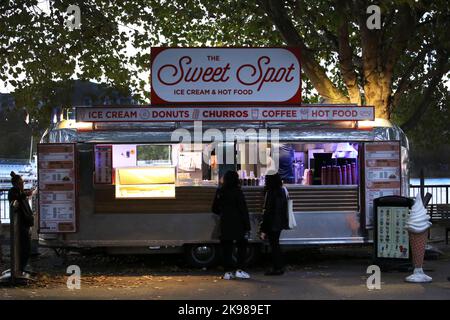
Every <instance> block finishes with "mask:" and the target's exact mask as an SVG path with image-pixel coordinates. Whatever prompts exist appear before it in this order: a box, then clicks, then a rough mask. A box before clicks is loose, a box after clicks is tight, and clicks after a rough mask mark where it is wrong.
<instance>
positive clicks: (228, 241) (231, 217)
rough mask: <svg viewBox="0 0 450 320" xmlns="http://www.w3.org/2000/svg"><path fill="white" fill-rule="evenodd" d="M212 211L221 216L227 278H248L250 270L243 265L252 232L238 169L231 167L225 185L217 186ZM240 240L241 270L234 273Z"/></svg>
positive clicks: (221, 239)
mask: <svg viewBox="0 0 450 320" xmlns="http://www.w3.org/2000/svg"><path fill="white" fill-rule="evenodd" d="M212 211H213V212H214V213H215V214H217V215H219V216H220V243H221V246H222V250H223V256H224V257H223V258H224V267H225V275H224V276H223V278H224V279H226V280H229V279H233V278H235V277H236V278H241V279H248V278H250V276H249V274H248V273H247V272H245V271H243V270H242V269H243V268H244V264H245V256H246V251H247V244H248V240H247V239H248V234H249V232H250V218H249V215H248V209H247V203H246V201H245V197H244V193H243V192H242V190H241V187H240V184H239V176H238V174H237V172H236V171H227V172H226V173H225V176H224V179H223V185H222V187H220V188H219V189H217V192H216V195H215V197H214V202H213V205H212ZM234 242H236V246H237V249H238V252H237V270H236V271H235V272H234V273H233V272H232V270H233V243H234Z"/></svg>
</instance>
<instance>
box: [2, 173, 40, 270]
mask: <svg viewBox="0 0 450 320" xmlns="http://www.w3.org/2000/svg"><path fill="white" fill-rule="evenodd" d="M11 184H12V188H11V189H9V191H8V201H9V204H10V208H11V209H10V213H11V214H14V219H17V224H18V225H19V228H18V232H19V234H18V235H17V239H18V240H19V261H20V262H19V268H20V270H21V271H22V272H25V267H26V266H27V264H28V259H29V257H30V253H31V227H32V226H33V225H34V216H33V211H32V210H31V207H30V204H29V202H28V197H29V196H31V194H32V192H31V191H30V192H26V191H25V190H24V181H23V179H22V177H21V176H20V175H18V174H15V173H14V172H13V171H11Z"/></svg>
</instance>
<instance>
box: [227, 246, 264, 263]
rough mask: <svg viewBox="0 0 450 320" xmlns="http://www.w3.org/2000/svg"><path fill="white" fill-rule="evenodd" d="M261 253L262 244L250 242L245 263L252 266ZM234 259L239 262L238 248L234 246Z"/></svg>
mask: <svg viewBox="0 0 450 320" xmlns="http://www.w3.org/2000/svg"><path fill="white" fill-rule="evenodd" d="M260 253H261V245H259V244H251V243H249V244H248V246H247V255H246V257H245V264H246V265H248V266H250V265H252V264H254V263H255V262H256V261H257V260H258V257H259V255H260ZM233 261H234V262H235V263H237V248H236V247H234V248H233Z"/></svg>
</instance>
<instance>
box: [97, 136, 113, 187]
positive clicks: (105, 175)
mask: <svg viewBox="0 0 450 320" xmlns="http://www.w3.org/2000/svg"><path fill="white" fill-rule="evenodd" d="M94 165H95V178H94V183H96V184H112V146H111V145H96V146H95V164H94Z"/></svg>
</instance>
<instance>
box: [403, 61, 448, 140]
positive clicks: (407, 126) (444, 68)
mask: <svg viewBox="0 0 450 320" xmlns="http://www.w3.org/2000/svg"><path fill="white" fill-rule="evenodd" d="M449 70H450V60H449V58H448V56H447V55H445V54H444V53H441V54H440V57H439V60H438V62H437V66H436V68H435V69H434V70H433V71H430V82H429V83H428V87H427V88H426V89H425V91H424V92H423V95H422V96H421V99H420V101H419V104H418V106H417V107H416V110H415V111H414V112H413V114H412V115H411V117H410V118H409V119H408V120H407V121H405V122H404V123H403V124H402V125H401V128H402V129H403V130H404V131H405V132H407V131H409V130H411V129H413V128H414V127H415V126H416V125H417V124H418V123H419V121H420V119H421V118H422V116H423V115H424V114H425V112H426V111H427V109H428V107H429V106H430V104H431V103H430V100H431V97H432V95H433V93H434V91H435V90H436V87H437V85H438V84H439V82H440V81H441V79H442V77H443V75H444V74H445V73H447V72H448V71H449Z"/></svg>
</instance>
